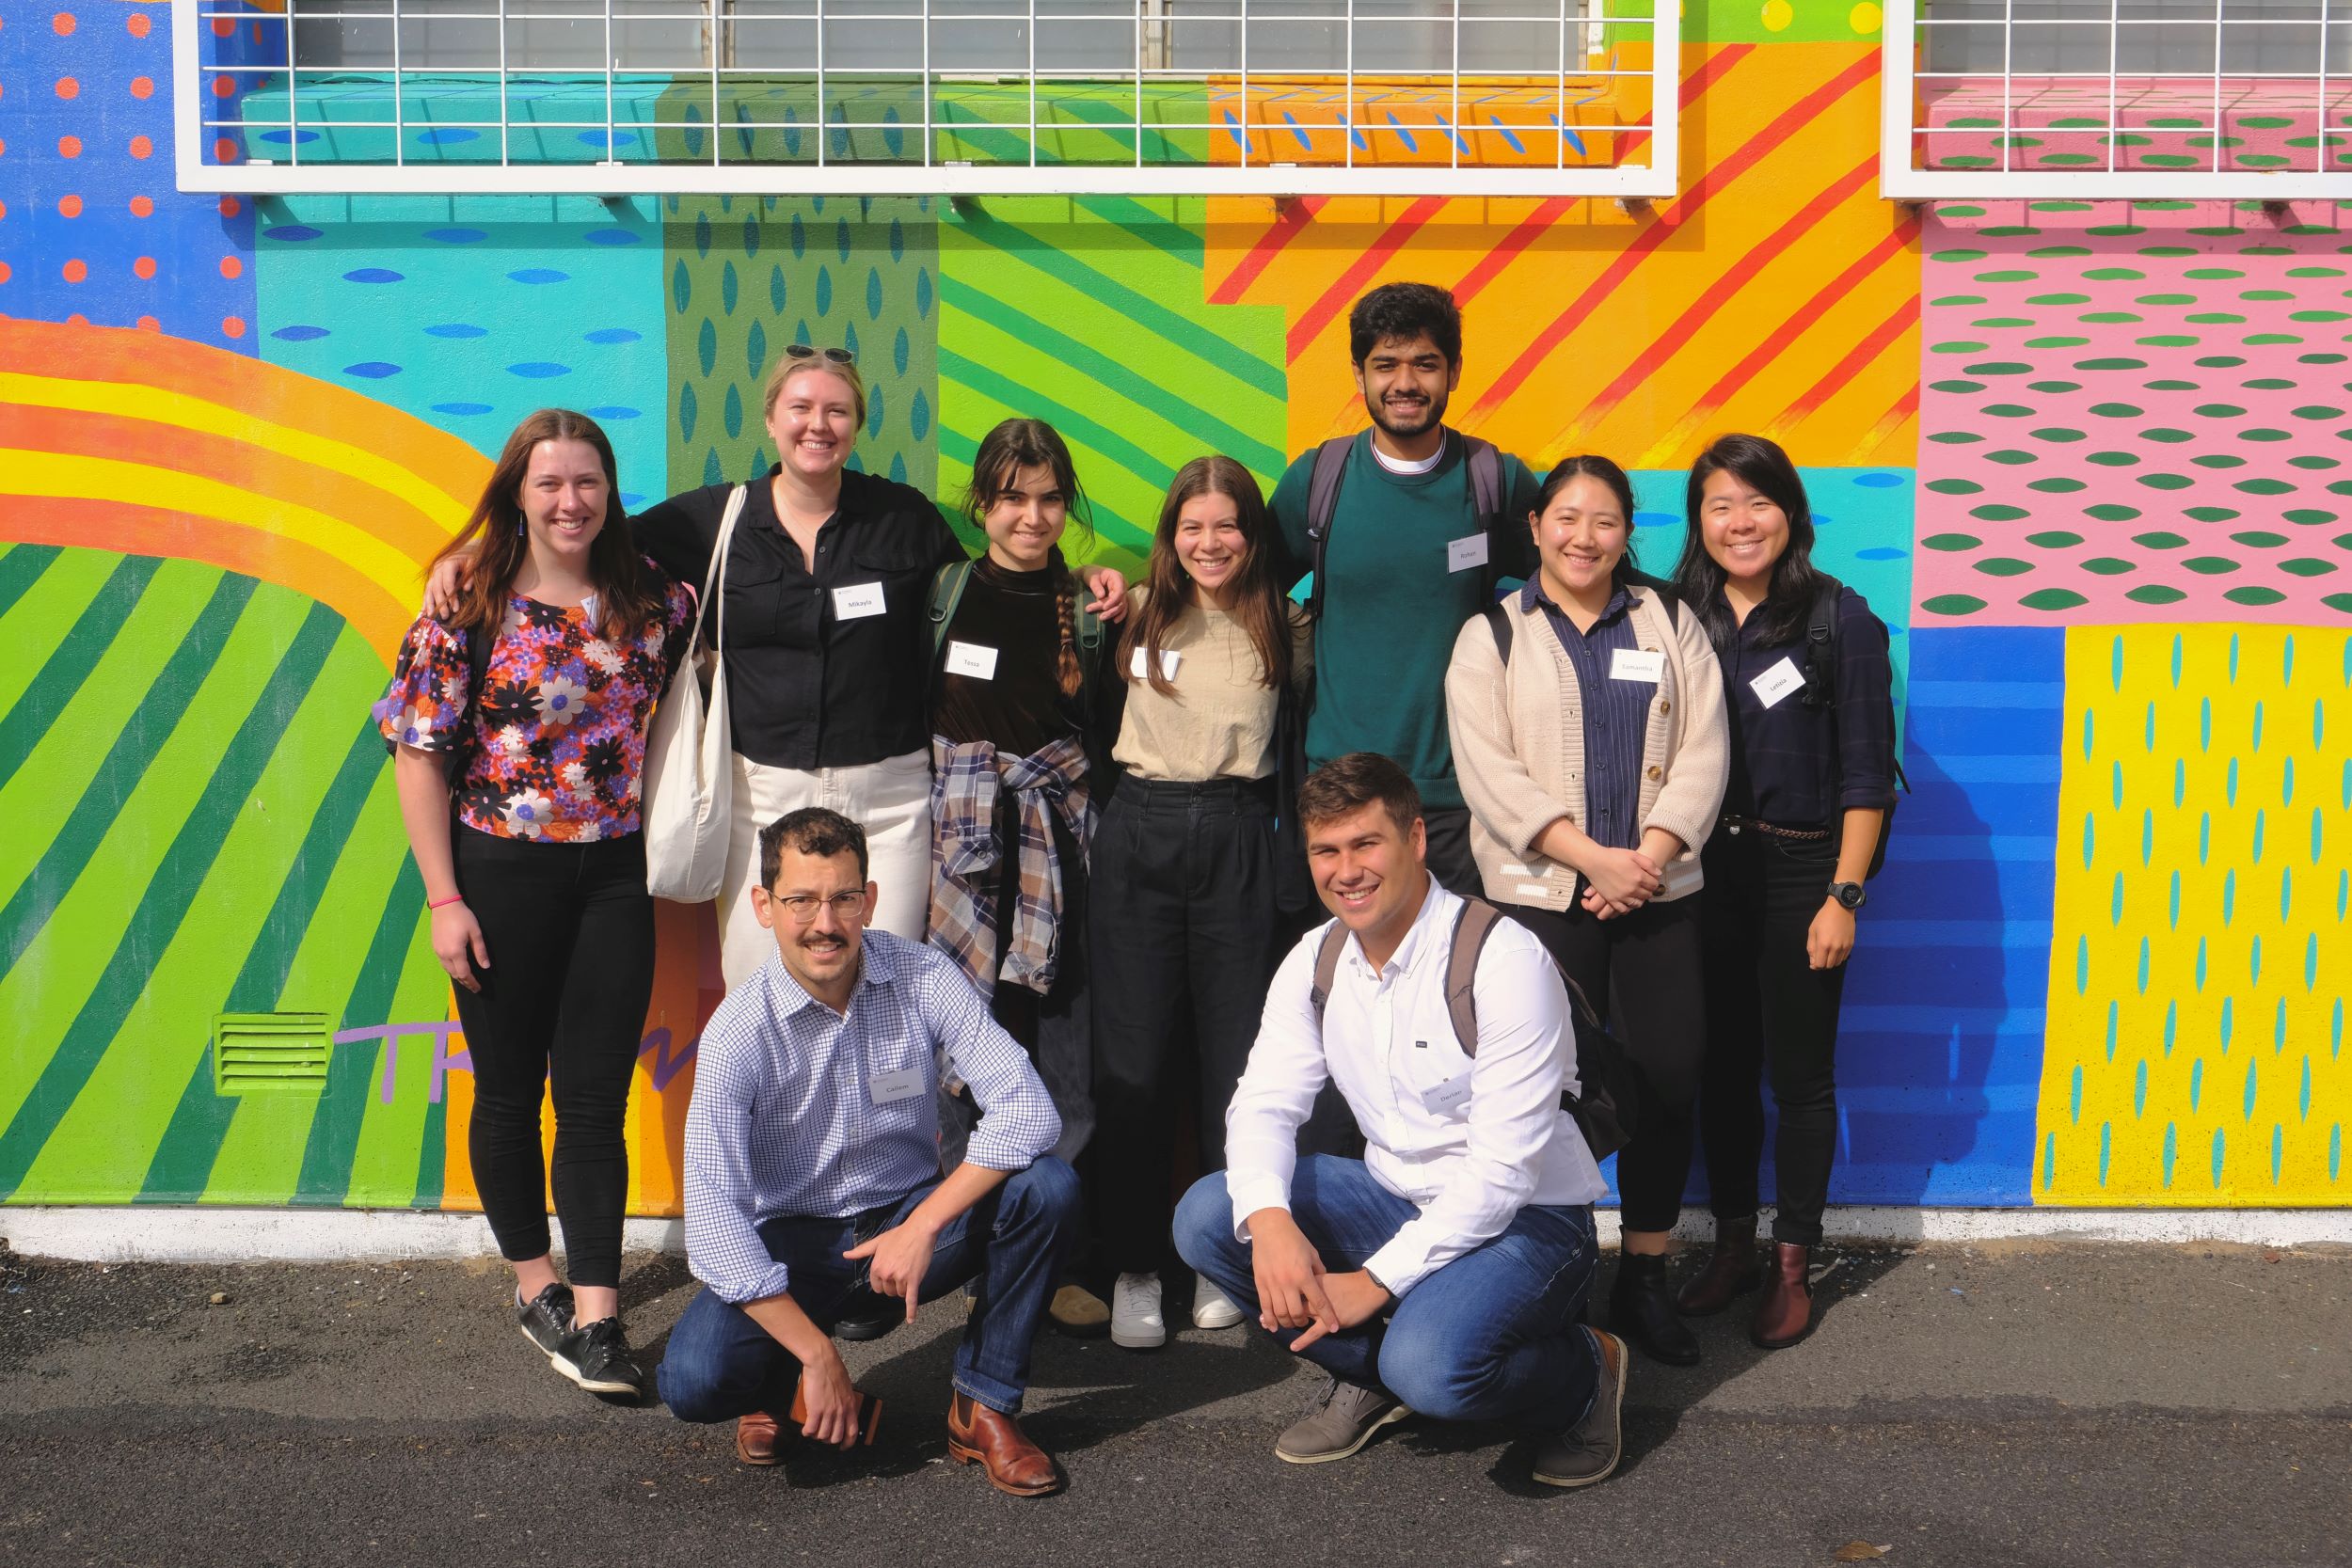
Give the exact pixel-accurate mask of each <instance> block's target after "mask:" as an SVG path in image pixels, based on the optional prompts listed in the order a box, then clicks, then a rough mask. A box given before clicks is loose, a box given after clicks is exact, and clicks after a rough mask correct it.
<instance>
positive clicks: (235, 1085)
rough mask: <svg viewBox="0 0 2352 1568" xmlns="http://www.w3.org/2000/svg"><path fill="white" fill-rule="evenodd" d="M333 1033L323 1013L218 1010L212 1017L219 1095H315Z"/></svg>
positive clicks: (323, 1083) (215, 1088)
mask: <svg viewBox="0 0 2352 1568" xmlns="http://www.w3.org/2000/svg"><path fill="white" fill-rule="evenodd" d="M333 1043H334V1037H333V1035H332V1034H331V1033H330V1032H329V1031H328V1029H327V1027H326V1014H325V1013H220V1014H216V1015H215V1017H214V1019H213V1092H214V1093H215V1094H216V1095H222V1096H229V1095H245V1094H317V1093H318V1092H319V1091H320V1090H322V1089H324V1088H325V1087H326V1053H327V1051H328V1049H329V1048H330V1047H331V1046H332V1045H333Z"/></svg>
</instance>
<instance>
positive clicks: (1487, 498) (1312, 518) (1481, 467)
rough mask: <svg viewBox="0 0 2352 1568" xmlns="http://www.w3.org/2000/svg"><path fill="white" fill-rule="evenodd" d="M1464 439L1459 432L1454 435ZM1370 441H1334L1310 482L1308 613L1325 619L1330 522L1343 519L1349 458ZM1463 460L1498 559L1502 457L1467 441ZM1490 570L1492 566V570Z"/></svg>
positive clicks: (1321, 450)
mask: <svg viewBox="0 0 2352 1568" xmlns="http://www.w3.org/2000/svg"><path fill="white" fill-rule="evenodd" d="M1455 434H1456V435H1460V432H1458V431H1457V432H1455ZM1369 439H1370V437H1369V436H1332V437H1331V439H1329V440H1328V441H1326V442H1324V443H1323V444H1322V445H1321V446H1319V447H1317V448H1315V466H1314V467H1313V468H1312V469H1311V470H1310V471H1309V474H1308V478H1307V563H1308V566H1309V567H1310V569H1311V570H1312V571H1313V573H1314V581H1313V584H1312V585H1311V587H1310V588H1309V589H1308V590H1307V610H1308V613H1309V614H1311V615H1312V616H1313V617H1314V618H1315V619H1316V620H1318V621H1320V620H1322V619H1323V557H1324V552H1325V550H1326V548H1327V546H1328V545H1329V542H1330V538H1331V519H1332V518H1333V517H1335V516H1337V515H1339V510H1340V482H1341V481H1342V480H1343V479H1345V478H1346V477H1347V454H1348V451H1350V449H1352V448H1353V447H1354V446H1355V445H1356V443H1357V442H1358V441H1362V440H1369ZM1461 439H1462V451H1463V454H1464V456H1463V460H1464V461H1465V462H1467V463H1468V464H1469V465H1470V500H1471V502H1472V504H1474V505H1475V506H1476V507H1477V509H1478V526H1479V527H1480V528H1481V529H1482V530H1483V531H1485V532H1486V539H1487V546H1486V551H1487V560H1488V562H1492V561H1493V559H1494V544H1493V541H1494V537H1495V529H1496V525H1497V524H1498V523H1499V522H1500V521H1501V520H1502V519H1501V518H1500V516H1499V515H1498V514H1499V513H1501V512H1502V452H1500V451H1497V450H1496V449H1495V444H1494V443H1493V442H1492V441H1482V440H1480V439H1479V438H1478V437H1477V436H1462V437H1461ZM1489 569H1490V570H1491V566H1490V568H1489Z"/></svg>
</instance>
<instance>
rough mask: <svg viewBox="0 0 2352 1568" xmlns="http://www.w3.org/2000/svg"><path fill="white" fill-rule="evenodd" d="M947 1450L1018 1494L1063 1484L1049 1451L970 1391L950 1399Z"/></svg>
mask: <svg viewBox="0 0 2352 1568" xmlns="http://www.w3.org/2000/svg"><path fill="white" fill-rule="evenodd" d="M947 1453H948V1456H949V1457H950V1458H952V1459H955V1460H956V1461H958V1462H959V1463H961V1464H964V1465H980V1466H981V1467H982V1468H984V1469H985V1470H986V1471H987V1472H988V1483H989V1484H990V1485H991V1486H993V1487H994V1488H996V1490H997V1491H999V1492H1009V1493H1011V1494H1012V1495H1013V1496H1014V1497H1043V1496H1045V1494H1046V1493H1048V1492H1057V1491H1059V1490H1060V1489H1061V1472H1060V1471H1059V1470H1057V1469H1056V1468H1055V1467H1054V1461H1053V1458H1052V1456H1051V1455H1049V1454H1047V1453H1046V1451H1045V1450H1044V1449H1041V1448H1039V1447H1038V1446H1037V1445H1036V1444H1035V1443H1032V1442H1030V1441H1029V1440H1028V1438H1026V1437H1025V1436H1024V1435H1022V1432H1021V1423H1020V1422H1018V1421H1016V1420H1014V1419H1013V1418H1011V1417H1010V1416H1008V1415H1006V1414H1005V1413H1004V1412H1002V1411H999V1410H991V1409H990V1408H989V1407H988V1406H987V1405H984V1404H982V1403H981V1402H979V1401H977V1400H976V1399H974V1398H972V1397H971V1396H970V1395H969V1394H964V1393H958V1394H957V1395H956V1397H955V1398H954V1399H952V1400H950V1401H948V1402H947Z"/></svg>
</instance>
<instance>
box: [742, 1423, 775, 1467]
mask: <svg viewBox="0 0 2352 1568" xmlns="http://www.w3.org/2000/svg"><path fill="white" fill-rule="evenodd" d="M779 1440H780V1433H779V1432H778V1429H777V1426H776V1418H774V1417H773V1416H771V1415H770V1414H769V1413H768V1412H767V1411H765V1410H755V1411H753V1412H752V1413H751V1414H750V1415H748V1416H743V1417H739V1418H737V1420H736V1423H735V1457H736V1458H738V1459H739V1460H741V1461H742V1462H743V1463H744V1464H746V1465H774V1464H777V1463H779V1461H778V1460H777V1458H776V1445H777V1443H778V1441H779Z"/></svg>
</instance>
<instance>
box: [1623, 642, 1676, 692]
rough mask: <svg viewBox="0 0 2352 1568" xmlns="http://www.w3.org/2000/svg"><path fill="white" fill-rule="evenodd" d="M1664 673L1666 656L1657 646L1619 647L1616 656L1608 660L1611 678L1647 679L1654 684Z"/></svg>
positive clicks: (1663, 676)
mask: <svg viewBox="0 0 2352 1568" xmlns="http://www.w3.org/2000/svg"><path fill="white" fill-rule="evenodd" d="M1665 674H1666V656H1665V654H1664V652H1663V651H1661V650H1660V649H1657V648H1619V649H1618V650H1617V657H1614V658H1613V659H1611V660H1610V662H1609V678H1610V679H1611V680H1617V681H1647V682H1649V683H1650V684H1651V685H1652V686H1655V685H1657V684H1658V683H1659V682H1660V681H1661V680H1662V679H1664V678H1665Z"/></svg>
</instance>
